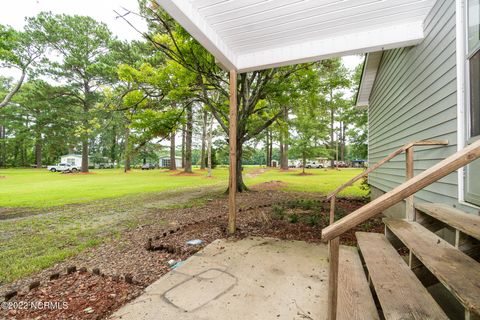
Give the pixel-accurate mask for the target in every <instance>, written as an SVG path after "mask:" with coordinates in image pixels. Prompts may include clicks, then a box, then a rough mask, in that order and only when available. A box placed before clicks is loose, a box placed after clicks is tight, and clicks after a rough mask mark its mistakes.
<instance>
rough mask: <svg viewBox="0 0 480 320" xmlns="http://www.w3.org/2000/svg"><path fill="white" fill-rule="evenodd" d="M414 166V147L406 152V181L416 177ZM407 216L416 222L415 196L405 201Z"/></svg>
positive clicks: (409, 219)
mask: <svg viewBox="0 0 480 320" xmlns="http://www.w3.org/2000/svg"><path fill="white" fill-rule="evenodd" d="M413 166H414V160H413V146H412V147H410V148H408V149H407V150H405V167H406V173H405V178H406V180H407V181H408V180H410V179H412V178H413V176H414V171H413V169H414V168H413ZM405 201H406V203H405V209H406V210H405V215H406V218H407V220H408V221H414V220H415V207H414V204H413V195H411V196H409V197H408V198H406V199H405Z"/></svg>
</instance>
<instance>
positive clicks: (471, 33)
mask: <svg viewBox="0 0 480 320" xmlns="http://www.w3.org/2000/svg"><path fill="white" fill-rule="evenodd" d="M468 60H469V61H468V64H469V66H468V67H469V87H470V97H469V98H470V99H469V100H470V108H469V119H470V121H469V124H470V126H469V127H470V132H469V133H470V137H469V138H474V137H477V136H480V0H468Z"/></svg>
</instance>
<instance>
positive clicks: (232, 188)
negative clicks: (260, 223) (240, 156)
mask: <svg viewBox="0 0 480 320" xmlns="http://www.w3.org/2000/svg"><path fill="white" fill-rule="evenodd" d="M228 139H229V144H230V179H229V184H228V233H229V234H234V233H235V230H236V215H237V204H236V196H237V71H236V70H231V71H230V125H229V136H228Z"/></svg>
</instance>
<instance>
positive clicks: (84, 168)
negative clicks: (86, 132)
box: [82, 138, 88, 172]
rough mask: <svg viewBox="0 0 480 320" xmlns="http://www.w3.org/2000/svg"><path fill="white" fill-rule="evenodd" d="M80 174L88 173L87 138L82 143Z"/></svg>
mask: <svg viewBox="0 0 480 320" xmlns="http://www.w3.org/2000/svg"><path fill="white" fill-rule="evenodd" d="M82 172H88V138H83V141H82Z"/></svg>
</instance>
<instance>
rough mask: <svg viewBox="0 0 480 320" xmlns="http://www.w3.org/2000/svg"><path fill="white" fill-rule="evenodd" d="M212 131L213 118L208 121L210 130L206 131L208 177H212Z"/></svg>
mask: <svg viewBox="0 0 480 320" xmlns="http://www.w3.org/2000/svg"><path fill="white" fill-rule="evenodd" d="M212 130H213V118H212V119H211V120H210V128H209V129H208V142H207V167H208V177H211V176H212V135H213V134H212V133H213V132H212Z"/></svg>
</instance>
